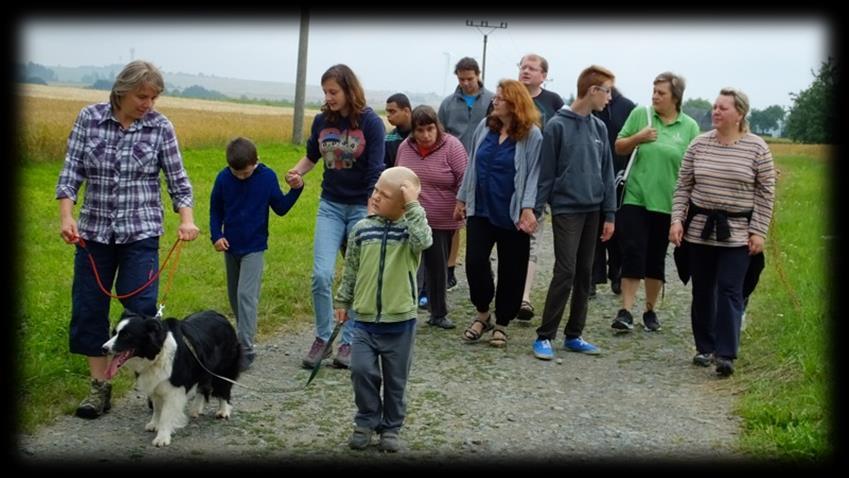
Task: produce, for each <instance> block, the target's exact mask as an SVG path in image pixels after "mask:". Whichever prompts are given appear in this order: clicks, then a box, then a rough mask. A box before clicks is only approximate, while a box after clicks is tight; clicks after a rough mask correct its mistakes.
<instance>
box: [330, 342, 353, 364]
mask: <svg viewBox="0 0 849 478" xmlns="http://www.w3.org/2000/svg"><path fill="white" fill-rule="evenodd" d="M333 366H334V367H336V368H348V367H350V366H351V344H342V345H340V346H339V350H337V351H336V356H335V357H333Z"/></svg>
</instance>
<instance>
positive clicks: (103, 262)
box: [69, 237, 159, 357]
mask: <svg viewBox="0 0 849 478" xmlns="http://www.w3.org/2000/svg"><path fill="white" fill-rule="evenodd" d="M86 250H87V251H88V252H86ZM89 254H91V256H92V257H93V258H94V263H95V264H96V265H97V273H98V275H99V276H100V280H101V281H102V282H103V287H104V288H106V289H109V290H110V291H111V289H112V284H113V283H114V284H115V292H114V293H116V295H123V294H127V293H129V292H132V291H134V290H136V289H138V288H139V287H141V286H142V285H143V284H144V283H145V282H147V281H148V280H149V279H150V277H152V276H153V275H154V274H156V271H157V269H158V268H159V237H149V238H147V239H142V240H140V241H135V242H131V243H128V244H103V243H98V242H94V241H87V242H86V249H83V248H82V247H80V246H79V245H77V252H76V255H75V256H74V283H73V286H72V287H71V327H70V342H69V343H70V350H71V353H75V354H82V355H86V356H89V357H99V356H103V355H105V353H104V352H103V344H104V342H106V341H107V340H109V302H110V300H111V299H110V298H109V296H107V295H106V294H104V293H103V292H102V291H101V290H100V288H99V287H98V286H97V282H96V281H95V278H94V273H93V272H92V270H91V263H90V262H89V260H88V255H89ZM116 275H117V279H116V277H115V276H116ZM158 294H159V279H157V280H155V281H153V283H151V284H150V285H149V286H148V287H147V288H145V289H144V290H143V291H141V292H139V293H138V294H136V295H134V296H132V297H128V298H126V299H121V304H122V305H123V306H124V309H126V310H131V311H133V312H136V313H139V314H145V315H150V316H154V315H156V297H157V295H158Z"/></svg>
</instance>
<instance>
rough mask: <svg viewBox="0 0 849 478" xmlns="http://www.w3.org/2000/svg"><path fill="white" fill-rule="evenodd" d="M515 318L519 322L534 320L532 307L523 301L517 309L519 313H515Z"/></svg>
mask: <svg viewBox="0 0 849 478" xmlns="http://www.w3.org/2000/svg"><path fill="white" fill-rule="evenodd" d="M516 318H517V319H519V320H531V319H533V318H534V306H533V305H531V303H530V302H528V301H526V300H523V301H522V305H521V306H520V307H519V312H517V313H516Z"/></svg>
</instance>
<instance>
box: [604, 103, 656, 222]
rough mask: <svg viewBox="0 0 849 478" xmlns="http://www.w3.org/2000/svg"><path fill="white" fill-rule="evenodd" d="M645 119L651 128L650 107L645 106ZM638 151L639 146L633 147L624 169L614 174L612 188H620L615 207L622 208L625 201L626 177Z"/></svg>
mask: <svg viewBox="0 0 849 478" xmlns="http://www.w3.org/2000/svg"><path fill="white" fill-rule="evenodd" d="M646 119H647V120H648V123H647V124H648V126H649V127H651V106H646ZM639 149H640V145H637V146H634V150H633V151H631V156H630V157H629V158H628V164H626V165H625V169H623V170H622V171H620V172H618V173H617V174H616V179H614V181H613V184H614V186H615V187H616V188H617V189H619V186H622V188H621V189H619V199H618V202H617V203H616V205H617V207H620V206H622V200H623V199H625V185H626V183H627V182H628V175H630V174H631V167H632V166H633V165H634V162H635V161H634V160H635V159H637V151H638V150H639Z"/></svg>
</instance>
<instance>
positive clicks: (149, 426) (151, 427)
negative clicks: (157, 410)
mask: <svg viewBox="0 0 849 478" xmlns="http://www.w3.org/2000/svg"><path fill="white" fill-rule="evenodd" d="M144 429H145V430H146V431H149V432H155V431H156V422H155V421H153V420H150V421H149V422H147V425H145V426H144Z"/></svg>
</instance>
